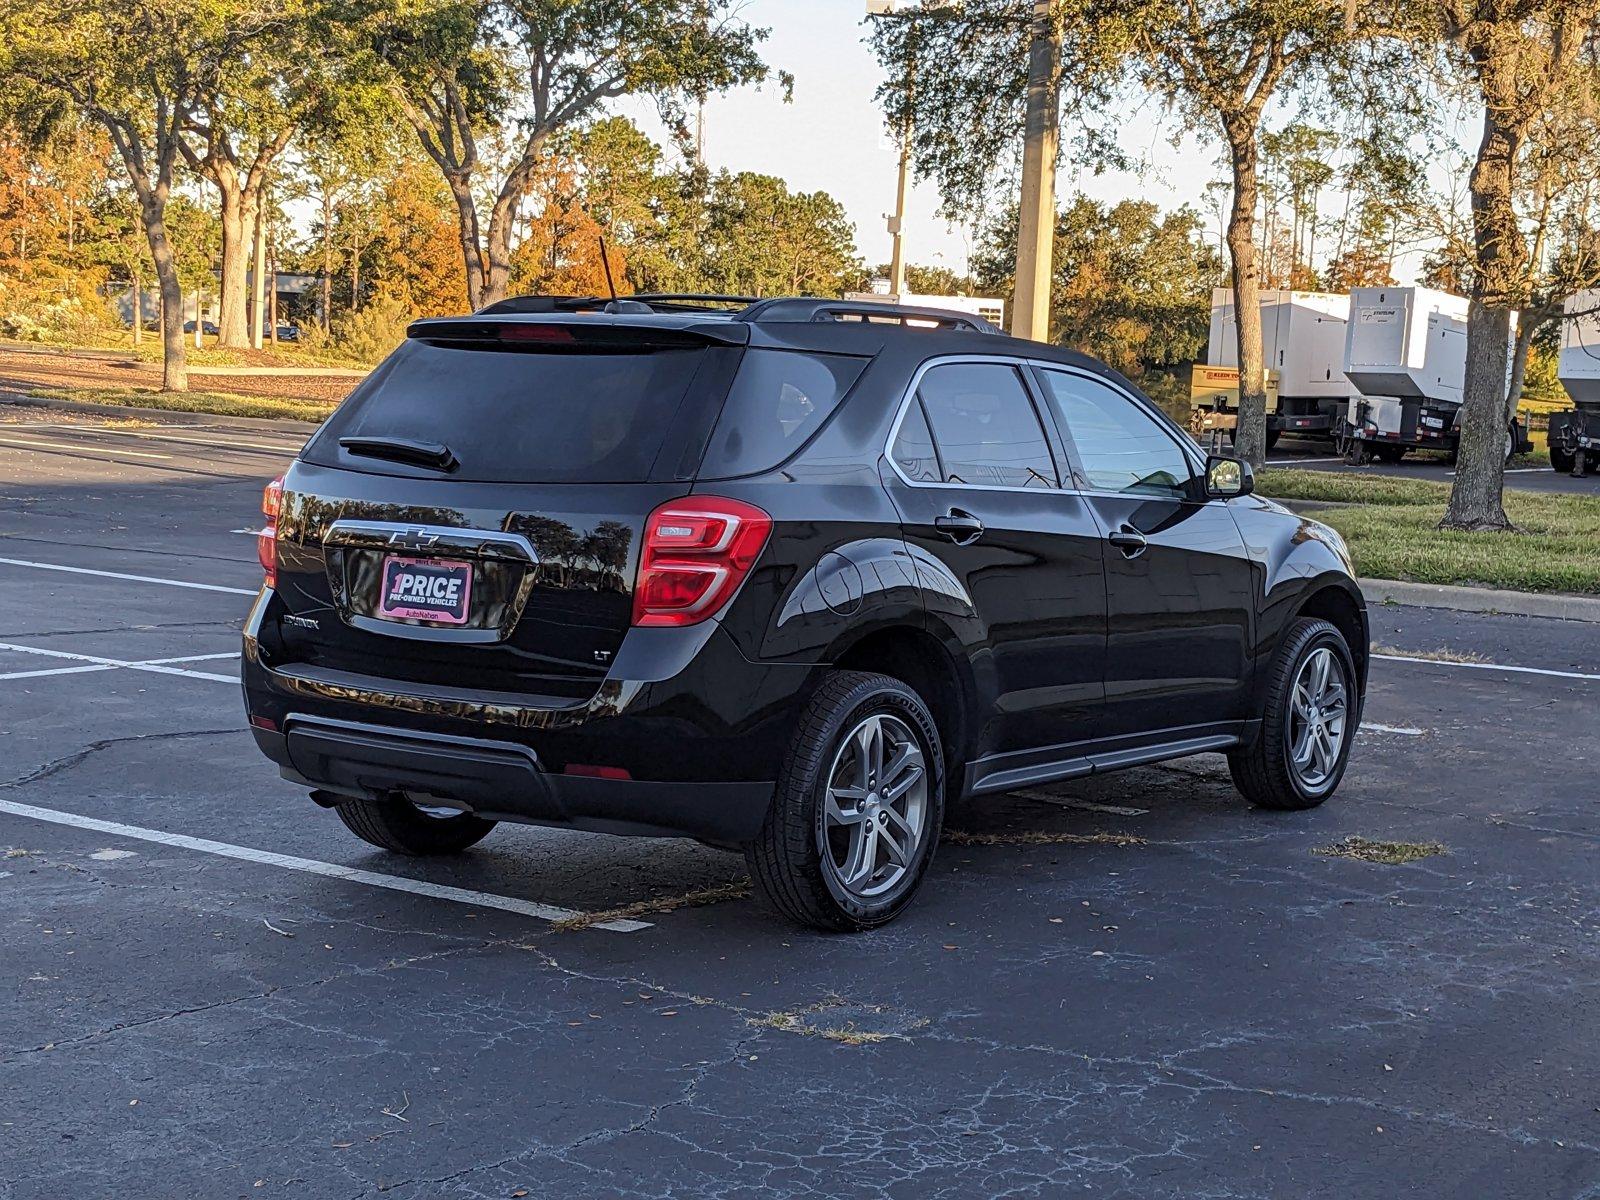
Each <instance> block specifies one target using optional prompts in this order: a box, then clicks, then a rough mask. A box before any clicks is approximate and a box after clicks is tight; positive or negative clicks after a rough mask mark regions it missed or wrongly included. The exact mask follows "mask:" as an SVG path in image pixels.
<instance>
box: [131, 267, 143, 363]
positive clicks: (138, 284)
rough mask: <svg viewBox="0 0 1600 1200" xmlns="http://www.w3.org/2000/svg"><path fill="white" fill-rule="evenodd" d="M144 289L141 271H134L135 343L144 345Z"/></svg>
mask: <svg viewBox="0 0 1600 1200" xmlns="http://www.w3.org/2000/svg"><path fill="white" fill-rule="evenodd" d="M143 290H144V281H143V280H141V279H140V278H139V272H137V271H135V272H134V273H133V344H134V345H135V346H142V345H144V297H143V296H142V295H140V293H141V292H142V291H143Z"/></svg>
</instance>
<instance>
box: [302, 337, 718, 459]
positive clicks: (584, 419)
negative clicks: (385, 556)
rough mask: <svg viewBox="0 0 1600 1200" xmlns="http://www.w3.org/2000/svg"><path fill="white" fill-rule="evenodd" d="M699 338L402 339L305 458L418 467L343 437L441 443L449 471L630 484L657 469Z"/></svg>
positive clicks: (697, 358) (699, 355)
mask: <svg viewBox="0 0 1600 1200" xmlns="http://www.w3.org/2000/svg"><path fill="white" fill-rule="evenodd" d="M705 355H706V351H705V350H704V349H701V348H687V349H680V348H670V349H640V350H637V351H625V352H620V353H619V352H615V351H610V352H595V351H592V350H582V351H572V350H537V351H532V350H525V349H517V350H508V349H488V348H470V349H469V348H463V347H459V346H448V345H440V344H437V343H429V342H424V341H418V340H410V341H407V342H405V343H404V344H403V345H402V346H401V347H400V348H399V349H398V350H396V351H395V352H394V354H393V355H391V356H390V357H389V358H388V359H387V360H386V361H385V362H384V364H383V365H382V366H380V367H379V368H378V369H377V370H376V371H374V372H373V373H372V375H371V376H370V377H369V378H368V379H367V380H366V381H365V382H364V383H363V384H362V385H361V386H360V387H358V388H357V389H356V390H355V391H354V392H352V393H351V394H350V397H349V398H348V399H347V400H346V401H345V402H344V404H342V405H341V406H340V407H339V409H338V411H337V412H335V413H334V414H333V416H332V417H331V418H329V420H328V422H327V424H326V425H325V426H324V427H323V430H322V433H321V434H319V435H318V436H317V437H316V438H315V439H314V440H313V441H312V443H311V444H310V445H309V446H308V447H307V448H306V450H305V452H304V454H303V457H304V458H305V459H306V460H307V461H309V462H312V463H316V464H319V465H322V466H343V467H352V468H355V469H357V470H362V471H372V472H389V473H394V474H407V475H409V474H414V473H416V472H415V470H414V469H413V468H409V467H406V466H403V465H398V464H395V463H392V462H389V461H388V460H386V459H382V458H372V457H367V456H353V455H350V454H348V453H346V452H345V451H343V450H341V449H340V447H339V439H340V438H342V437H352V436H362V437H395V438H409V439H414V440H419V441H425V442H438V443H442V444H443V445H445V446H448V447H449V448H450V450H451V452H452V453H453V454H454V455H455V457H456V459H457V461H458V462H459V463H460V466H459V467H458V468H457V469H456V470H454V471H452V472H451V473H450V476H449V477H450V478H452V479H464V480H479V481H486V482H518V483H628V482H638V481H642V480H646V479H649V478H651V477H652V475H651V472H652V467H653V466H654V464H655V462H656V458H657V456H658V455H660V453H661V450H662V447H663V445H664V444H665V443H666V442H667V440H668V437H669V435H670V434H671V432H672V429H673V422H674V419H675V418H676V417H677V415H678V412H679V410H680V409H681V408H682V407H683V403H684V397H685V396H686V395H687V393H688V391H689V387H690V384H691V383H692V382H693V380H694V378H695V373H696V371H698V370H699V368H700V365H701V363H702V361H703V359H704V358H705Z"/></svg>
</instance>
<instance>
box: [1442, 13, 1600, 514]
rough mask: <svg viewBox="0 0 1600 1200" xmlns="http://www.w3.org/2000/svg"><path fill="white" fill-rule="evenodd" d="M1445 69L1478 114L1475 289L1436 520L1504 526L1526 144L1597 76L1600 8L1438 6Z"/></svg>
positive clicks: (1524, 282) (1522, 280)
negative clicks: (1456, 435)
mask: <svg viewBox="0 0 1600 1200" xmlns="http://www.w3.org/2000/svg"><path fill="white" fill-rule="evenodd" d="M1430 15H1431V16H1432V17H1433V19H1434V21H1435V22H1436V24H1435V32H1436V33H1437V34H1438V35H1439V36H1440V37H1442V39H1443V44H1444V47H1445V52H1446V54H1447V56H1448V61H1449V64H1450V65H1451V66H1452V67H1453V68H1454V69H1455V71H1456V72H1457V73H1458V75H1459V78H1460V79H1461V81H1462V84H1463V85H1464V90H1465V91H1466V92H1467V93H1468V94H1470V95H1471V96H1472V98H1473V100H1474V101H1475V103H1476V104H1477V105H1478V106H1479V107H1480V108H1481V110H1482V113H1483V126H1482V134H1481V136H1480V138H1479V141H1478V149H1477V154H1476V157H1475V159H1474V161H1473V165H1472V172H1471V176H1470V180H1469V190H1470V195H1471V203H1472V290H1471V300H1472V303H1471V307H1470V308H1469V310H1468V314H1467V367H1466V377H1465V381H1464V383H1463V388H1462V391H1463V402H1462V413H1461V416H1462V421H1461V444H1460V453H1459V456H1458V459H1457V464H1456V476H1455V481H1454V483H1453V485H1452V486H1451V489H1450V502H1449V504H1448V506H1447V507H1446V509H1445V515H1444V520H1443V521H1442V522H1441V524H1442V525H1443V526H1444V527H1446V528H1452V529H1509V528H1511V522H1510V521H1509V519H1507V517H1506V514H1505V507H1504V504H1503V503H1502V499H1501V497H1502V492H1503V490H1504V487H1505V459H1504V453H1503V452H1504V446H1505V437H1506V428H1507V425H1508V423H1509V422H1510V420H1511V417H1512V412H1511V410H1510V409H1509V408H1508V394H1507V388H1506V375H1507V368H1508V366H1509V364H1508V361H1507V356H1508V349H1507V347H1508V343H1509V341H1510V338H1511V320H1512V312H1513V310H1514V309H1515V308H1516V307H1517V306H1518V305H1519V304H1522V303H1526V302H1527V301H1528V299H1529V295H1528V290H1529V289H1528V283H1529V277H1530V276H1529V267H1530V263H1531V262H1532V260H1533V253H1532V249H1531V248H1530V246H1529V244H1528V237H1527V230H1526V228H1525V226H1524V223H1523V221H1522V219H1521V217H1520V215H1519V213H1518V210H1517V205H1516V197H1517V191H1518V180H1519V177H1520V176H1521V175H1522V172H1523V171H1524V170H1525V169H1526V155H1527V151H1528V143H1529V139H1530V136H1531V135H1533V134H1534V132H1535V130H1536V129H1537V127H1538V124H1539V122H1540V121H1541V119H1543V118H1544V117H1545V116H1546V114H1549V113H1552V112H1554V111H1556V110H1557V109H1558V108H1560V107H1561V106H1562V105H1563V103H1564V102H1566V101H1567V100H1568V99H1569V98H1570V96H1571V94H1572V91H1573V89H1574V88H1575V87H1581V85H1582V83H1583V81H1584V80H1585V79H1586V78H1591V77H1592V76H1591V73H1592V72H1593V71H1594V70H1595V63H1594V39H1595V37H1596V34H1597V32H1600V0H1439V2H1438V3H1437V4H1436V5H1434V6H1433V7H1432V8H1431V9H1430Z"/></svg>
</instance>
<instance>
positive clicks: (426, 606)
mask: <svg viewBox="0 0 1600 1200" xmlns="http://www.w3.org/2000/svg"><path fill="white" fill-rule="evenodd" d="M471 599H472V564H471V563H468V562H456V561H451V560H450V559H444V558H401V557H398V556H395V555H390V556H389V557H387V558H385V559H384V560H383V591H382V592H381V593H380V596H379V602H378V615H379V616H380V617H390V618H404V619H408V620H414V621H437V622H439V623H440V624H441V625H465V624H466V623H467V605H468V603H469V602H470V601H471Z"/></svg>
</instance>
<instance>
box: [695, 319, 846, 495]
mask: <svg viewBox="0 0 1600 1200" xmlns="http://www.w3.org/2000/svg"><path fill="white" fill-rule="evenodd" d="M866 365H867V360H866V359H864V358H851V357H849V356H847V355H843V354H802V353H799V352H797V351H789V350H747V351H746V352H745V356H744V361H743V362H741V363H740V364H739V374H738V375H737V376H735V378H734V381H733V388H732V390H731V391H730V392H729V393H728V400H727V403H726V404H724V405H723V406H722V416H721V417H720V418H718V420H717V428H716V430H715V431H714V432H713V433H712V435H711V444H710V446H709V447H708V448H707V449H706V456H705V459H704V461H703V462H702V464H701V468H700V473H701V475H704V476H711V477H717V476H726V475H749V474H753V473H754V472H756V471H768V470H771V469H772V468H773V467H775V466H777V465H778V464H779V463H781V462H783V461H784V460H785V459H786V458H788V457H789V456H790V455H791V454H793V453H794V452H795V451H796V450H798V449H800V447H801V446H803V445H805V443H806V442H807V440H808V439H809V438H810V437H811V435H812V434H814V433H815V432H816V431H817V430H818V429H820V428H822V423H823V422H824V421H826V420H827V419H828V415H829V414H830V413H832V412H833V410H834V409H835V408H837V407H838V405H839V401H840V400H841V399H843V398H844V394H845V393H846V392H848V391H849V390H850V387H851V385H852V384H854V383H855V381H856V379H857V378H858V377H859V376H860V374H861V371H862V369H863V368H864V367H865V366H866Z"/></svg>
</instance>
